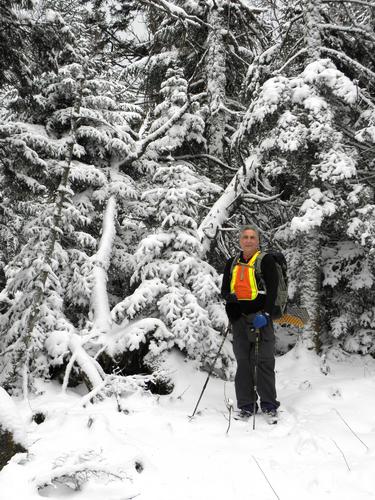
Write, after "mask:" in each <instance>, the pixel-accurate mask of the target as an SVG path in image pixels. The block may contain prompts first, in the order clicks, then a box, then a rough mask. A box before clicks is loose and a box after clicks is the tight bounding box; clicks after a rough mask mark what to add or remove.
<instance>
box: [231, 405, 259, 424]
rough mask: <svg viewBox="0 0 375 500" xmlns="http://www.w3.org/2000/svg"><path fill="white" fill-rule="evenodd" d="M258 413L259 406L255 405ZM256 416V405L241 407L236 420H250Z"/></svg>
mask: <svg viewBox="0 0 375 500" xmlns="http://www.w3.org/2000/svg"><path fill="white" fill-rule="evenodd" d="M257 411H258V405H257V404H256V405H255V413H256V412H257ZM253 415H254V405H253V404H249V405H245V406H241V408H240V411H239V412H238V413H236V415H235V417H234V418H235V420H249V418H250V417H252V416H253Z"/></svg>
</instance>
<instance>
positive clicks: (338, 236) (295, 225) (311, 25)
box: [239, 1, 373, 348]
mask: <svg viewBox="0 0 375 500" xmlns="http://www.w3.org/2000/svg"><path fill="white" fill-rule="evenodd" d="M286 10H287V9H286ZM327 11H328V7H327V8H326V7H325V3H324V6H323V3H320V2H309V1H306V2H304V3H303V4H302V10H301V11H299V13H296V12H294V14H295V17H294V18H293V20H294V22H293V29H294V30H296V32H297V33H298V29H297V28H298V27H297V26H296V25H297V22H298V23H300V27H301V30H302V29H303V30H304V33H305V36H304V38H302V39H300V40H299V45H298V49H297V46H294V47H293V51H294V53H292V55H291V54H290V52H289V58H288V60H287V61H285V60H284V61H283V62H282V63H280V62H279V61H280V59H279V56H277V54H276V55H275V52H273V53H272V54H271V55H272V58H271V61H272V64H273V65H277V64H279V66H280V65H281V68H280V69H279V70H278V72H279V75H278V76H275V77H272V78H268V79H266V81H264V82H262V78H264V73H263V74H262V72H261V71H254V72H253V75H254V78H255V80H257V82H256V81H255V82H253V83H252V87H251V89H252V91H253V92H254V93H253V102H252V104H251V105H250V107H249V110H248V112H247V116H246V118H245V120H244V123H243V125H242V127H241V130H240V132H239V137H243V138H245V137H246V141H248V140H249V138H250V137H255V138H256V140H255V141H251V144H252V145H253V147H254V148H256V150H257V151H258V152H259V154H260V157H261V162H260V165H261V166H260V168H259V173H258V178H259V180H260V183H259V184H254V190H255V193H257V192H258V193H259V192H260V194H262V192H263V193H264V192H268V190H269V189H270V186H272V189H273V193H274V194H277V193H279V196H280V197H281V200H280V202H278V206H279V208H278V209H277V210H274V211H273V214H274V217H273V224H272V225H274V226H276V227H279V229H278V230H277V231H276V234H275V232H274V231H273V237H275V238H276V240H278V241H279V243H282V244H283V245H285V244H288V245H289V246H292V247H294V250H291V251H290V252H289V253H296V252H297V254H296V255H295V256H293V257H292V256H290V257H291V262H299V263H300V264H301V265H300V266H298V268H297V273H296V276H295V278H296V280H297V286H296V287H295V289H294V290H293V292H295V293H297V296H298V294H300V296H301V298H302V302H303V303H304V304H305V306H306V307H307V309H308V311H309V314H310V320H311V321H310V326H309V327H308V328H307V329H305V333H304V338H305V341H306V345H308V346H310V347H312V346H313V345H315V346H316V347H317V348H319V345H320V342H321V341H323V340H324V341H325V343H326V344H328V343H332V337H341V338H342V339H344V338H345V335H348V334H349V336H350V333H349V332H350V331H351V332H352V335H355V334H356V333H355V332H356V330H357V328H358V326H359V324H358V317H359V314H360V312H361V311H362V310H363V307H364V303H366V304H367V306H365V307H369V308H370V309H371V308H372V307H373V305H372V302H371V300H370V301H369V300H368V299H369V292H370V290H371V289H372V286H373V285H372V282H371V283H370V282H369V281H367V283H365V282H364V281H363V280H361V279H359V280H358V282H357V285H356V286H355V287H357V286H358V283H361V287H360V288H361V291H362V292H363V293H361V299H360V301H359V302H360V303H358V302H357V299H358V288H355V287H352V285H350V284H349V283H347V284H345V292H346V298H347V301H348V302H349V303H350V306H348V310H349V313H348V315H347V322H343V321H342V320H341V321H340V320H339V317H340V316H341V312H342V306H343V297H342V290H343V282H340V283H335V285H334V286H333V289H331V286H332V273H331V272H329V268H330V266H331V265H333V266H334V267H335V268H341V266H344V262H343V261H342V259H344V260H345V259H346V264H349V263H350V262H353V260H354V262H356V263H357V265H358V268H357V269H361V273H362V270H363V272H365V270H366V269H368V268H369V267H371V263H370V261H369V259H370V260H371V257H369V255H366V253H365V252H364V251H363V250H362V249H360V241H359V240H358V239H357V241H355V240H354V241H353V242H352V248H353V254H352V255H350V254H348V253H347V252H342V251H341V250H340V248H341V246H342V245H343V246H344V247H348V246H347V245H348V243H349V242H348V240H350V239H351V238H353V236H354V232H353V231H352V229H351V228H352V227H353V226H352V218H353V215H354V214H356V213H361V211H362V210H363V208H364V206H363V203H365V204H366V203H367V201H366V200H368V198H369V196H371V194H370V192H369V189H368V187H366V185H365V184H364V183H363V182H362V181H361V177H362V175H359V172H358V165H359V162H360V159H361V156H362V150H361V145H360V142H359V140H358V139H359V137H358V136H357V140H352V139H353V138H354V137H355V129H356V128H357V127H358V117H359V116H362V117H363V116H366V112H365V115H364V114H363V113H362V115H361V110H365V109H366V107H367V106H368V104H369V100H368V98H366V96H365V95H364V94H365V93H366V91H367V92H369V91H371V88H368V89H366V90H364V89H361V88H360V87H359V85H358V82H357V81H353V80H351V79H350V76H351V74H350V71H346V68H345V67H344V65H343V64H342V63H343V62H344V61H348V58H349V59H350V61H351V62H350V65H352V66H353V65H354V66H355V65H356V64H360V63H359V62H356V61H355V60H354V59H353V60H352V58H351V57H349V56H347V55H346V54H345V53H344V52H341V54H342V56H341V63H340V67H341V69H338V67H337V66H336V65H335V64H334V62H333V61H332V60H330V59H322V58H321V55H323V54H324V53H328V54H332V52H330V50H326V49H330V47H329V43H332V38H331V37H326V36H324V34H322V17H323V16H324V13H325V12H327ZM329 14H330V15H332V13H331V11H329ZM296 20H297V21H296ZM287 29H288V30H289V29H290V26H287ZM348 31H350V29H349V28H348ZM299 33H300V34H301V32H299ZM284 36H285V43H284V45H283V47H282V48H285V47H286V46H287V43H286V42H288V45H289V47H290V45H291V44H290V40H288V36H290V31H287V33H285V35H284ZM301 46H302V48H301ZM327 46H328V47H327ZM293 51H292V52H293ZM279 54H282V52H281V53H280V52H279ZM269 56H270V54H266V55H265V56H264V58H266V57H267V58H268V60H269ZM337 58H339V56H338V55H337ZM344 71H345V72H344ZM362 74H363V76H364V77H365V74H366V71H365V69H363V72H362ZM363 82H364V83H365V82H366V79H365V78H364V79H363ZM347 130H350V131H351V133H350V134H348V133H347ZM353 130H354V133H353ZM363 133H365V132H364V131H363ZM243 134H244V135H243ZM242 147H244V149H246V146H245V143H244V142H243V143H242ZM359 192H361V193H363V196H358V193H359ZM249 200H250V201H253V199H252V197H251V196H250V197H249ZM244 201H246V200H244ZM286 210H287V211H286ZM259 212H260V214H261V215H260V216H259V217H257V216H256V215H255V214H254V219H255V220H256V219H257V218H258V222H259V225H260V227H263V228H266V226H263V220H264V210H262V208H261V207H259ZM275 216H276V217H275ZM288 219H289V220H288ZM290 222H291V223H290ZM357 235H358V233H357ZM270 236H272V233H271V235H268V237H270ZM283 241H284V243H283ZM355 248H356V250H354V249H355ZM333 249H336V250H333ZM298 254H299V255H298ZM333 254H336V256H337V257H338V260H337V261H335V262H332V261H331V262H330V265H329V266H327V263H326V262H325V260H324V259H325V258H327V255H330V256H331V258H332V255H333ZM344 255H345V257H344ZM339 256H340V257H339ZM321 259H323V260H322V261H321ZM301 266H302V268H303V270H304V272H303V273H302V274H301V272H300V270H301ZM322 266H323V269H324V270H325V273H327V272H328V274H329V277H328V276H327V277H326V279H325V280H324V281H323V285H325V288H324V289H323V290H322V289H321V286H322V280H321V274H320V273H321V267H322ZM292 272H293V270H292ZM344 281H345V280H344ZM355 295H356V297H354V296H355ZM327 303H330V304H331V311H326V309H325V308H323V304H327ZM334 303H335V306H333V304H334ZM338 304H340V307H338ZM344 323H345V326H344ZM349 324H350V326H349ZM367 324H368V325H369V323H367ZM339 325H340V326H339ZM341 327H342V330H341V331H340V333H338V332H339V330H340V328H341ZM323 333H325V334H326V335H324V336H323ZM327 335H328V338H327ZM342 343H343V342H342V341H341V345H342Z"/></svg>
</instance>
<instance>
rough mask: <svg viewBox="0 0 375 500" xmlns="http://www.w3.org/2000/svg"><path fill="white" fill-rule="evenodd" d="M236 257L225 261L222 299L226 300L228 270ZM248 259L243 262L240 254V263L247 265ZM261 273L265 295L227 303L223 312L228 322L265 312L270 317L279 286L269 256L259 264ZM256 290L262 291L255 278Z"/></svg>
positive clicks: (274, 268)
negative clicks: (245, 315) (242, 315)
mask: <svg viewBox="0 0 375 500" xmlns="http://www.w3.org/2000/svg"><path fill="white" fill-rule="evenodd" d="M234 259H238V257H232V258H230V259H228V260H227V262H226V264H225V269H224V275H223V284H222V286H221V295H222V297H223V298H224V299H227V297H228V295H229V294H230V280H231V276H230V269H231V267H232V262H233V260H234ZM249 260H250V259H248V260H245V259H244V257H243V254H242V253H241V256H240V262H244V263H247V262H249ZM260 269H261V272H262V279H263V281H264V284H265V286H266V291H267V293H266V295H264V294H258V296H257V297H256V299H254V300H240V301H238V302H234V303H232V302H231V303H227V304H226V306H225V310H226V312H227V315H228V318H229V320H230V321H235V320H236V319H238V318H239V317H240V316H241V314H252V313H257V312H266V313H268V314H270V315H271V313H272V310H273V308H274V305H275V300H276V295H277V287H278V284H279V278H278V274H277V269H276V263H275V260H274V259H273V257H272V256H271V255H268V254H265V255H264V257H263V259H262V262H261V267H260ZM257 286H258V289H259V290H261V289H262V284H261V283H260V282H259V279H258V277H257Z"/></svg>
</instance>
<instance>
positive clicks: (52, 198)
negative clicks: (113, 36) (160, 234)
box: [1, 11, 139, 392]
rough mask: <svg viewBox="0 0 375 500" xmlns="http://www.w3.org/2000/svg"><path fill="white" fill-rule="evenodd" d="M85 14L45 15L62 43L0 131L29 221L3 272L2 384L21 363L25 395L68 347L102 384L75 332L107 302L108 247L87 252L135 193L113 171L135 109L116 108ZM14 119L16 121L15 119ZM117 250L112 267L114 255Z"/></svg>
mask: <svg viewBox="0 0 375 500" xmlns="http://www.w3.org/2000/svg"><path fill="white" fill-rule="evenodd" d="M84 14H85V13H84V12H83V13H82V12H79V15H77V17H76V18H75V19H74V20H70V22H71V24H70V25H67V24H66V23H65V21H64V19H63V18H62V17H61V16H60V15H59V14H58V13H56V12H55V13H54V14H53V16H52V13H51V11H48V16H49V18H51V17H53V20H54V21H53V22H55V23H57V24H59V25H60V26H61V27H63V28H64V29H63V33H64V39H65V44H64V43H63V42H62V40H60V41H59V45H58V48H60V50H57V48H56V62H57V63H58V71H57V72H45V73H42V74H41V75H40V76H37V77H36V78H35V81H34V83H33V85H34V89H35V90H34V92H35V93H34V94H32V95H27V96H26V97H25V98H22V97H21V96H19V99H18V102H17V108H18V109H21V104H22V99H23V101H24V108H23V109H24V111H23V112H22V115H21V112H20V111H18V115H16V114H15V113H14V116H13V117H12V119H9V120H8V121H7V123H5V124H4V125H3V127H2V134H3V137H4V143H5V144H6V149H4V153H5V154H6V158H5V159H4V162H3V165H5V166H6V168H5V169H3V171H2V175H3V176H4V178H7V179H8V189H9V195H8V196H9V198H14V199H15V200H17V195H16V193H15V192H14V191H13V192H12V187H13V190H14V187H15V186H14V184H12V182H11V180H12V178H13V177H16V178H17V179H19V181H20V182H21V183H22V185H23V186H25V187H27V188H28V192H25V190H24V191H23V193H22V196H23V197H24V200H25V201H23V203H19V207H20V209H24V210H25V211H28V213H29V214H31V215H32V218H31V220H30V221H29V222H28V223H27V224H26V228H25V231H24V234H23V237H24V238H25V243H24V245H23V247H22V250H21V252H20V253H19V254H18V255H17V256H16V257H15V258H14V259H13V261H11V262H10V263H9V265H8V267H7V274H8V283H7V286H6V289H5V294H6V295H7V296H8V298H9V300H10V301H11V306H10V308H9V310H8V311H7V313H6V314H5V315H4V316H3V317H2V318H1V329H2V331H3V332H7V333H6V335H3V336H2V356H1V358H2V359H1V361H2V363H3V367H4V369H3V371H2V381H3V383H4V384H9V385H10V386H16V385H17V383H18V379H19V375H20V367H22V370H23V379H24V385H23V388H24V391H25V392H26V391H27V385H28V382H30V383H31V384H32V380H31V379H32V378H33V377H35V376H38V375H40V376H43V377H48V376H49V372H50V368H51V366H53V365H60V364H62V363H63V362H66V356H67V353H69V351H70V352H71V353H72V354H73V357H75V358H77V362H78V364H79V365H80V369H81V370H82V371H83V372H84V373H85V375H86V376H87V377H88V379H89V382H88V383H89V385H91V386H92V385H97V384H98V383H100V382H101V380H102V378H101V375H100V372H101V370H100V369H99V368H100V367H98V366H97V363H96V362H94V361H93V360H90V357H89V356H88V355H87V353H86V352H85V351H84V350H83V349H82V347H81V343H82V340H83V339H80V338H79V336H78V335H77V332H76V329H77V328H83V327H84V326H85V327H86V328H88V323H89V322H88V314H89V313H90V314H91V315H92V318H93V322H94V326H95V327H99V328H100V327H101V326H102V325H99V326H98V325H97V324H96V323H97V318H98V311H97V308H99V306H100V307H102V301H100V300H98V293H99V291H100V292H101V297H100V298H101V299H102V300H103V299H104V300H106V294H107V291H106V286H104V287H103V282H104V283H105V281H106V272H107V270H108V266H109V262H108V254H110V253H111V250H112V248H111V245H109V249H107V248H104V247H103V245H100V246H99V249H98V251H97V252H96V253H95V248H96V246H97V242H98V240H99V235H100V228H101V226H102V224H103V225H104V226H105V225H108V224H111V225H112V226H113V225H114V220H113V214H114V212H115V210H112V206H113V203H114V201H115V200H119V209H118V212H122V211H127V213H129V207H131V204H132V202H133V201H134V199H135V198H136V197H137V190H136V188H135V185H134V182H133V181H132V180H131V179H130V178H129V176H127V175H126V174H124V173H122V172H119V170H118V163H119V159H120V158H122V157H123V156H126V155H127V154H129V151H130V149H131V147H132V144H133V142H134V139H133V137H132V134H133V132H132V130H131V126H132V124H133V122H134V121H135V120H138V117H139V110H138V109H137V107H135V106H133V105H130V104H128V103H126V102H124V98H126V93H124V91H123V90H124V89H123V88H121V85H120V84H119V83H115V82H112V81H111V79H108V77H109V76H110V73H108V72H107V71H106V72H104V71H105V70H106V68H105V67H104V66H103V64H102V63H101V61H100V58H95V53H96V52H95V51H96V47H95V44H94V43H93V42H94V40H93V39H92V33H91V32H90V30H89V29H88V30H85V28H84V20H85V15H84ZM82 34H84V35H85V36H84V37H83V38H81V39H78V37H77V35H82ZM90 55H92V56H93V57H92V58H90V57H89V56H90ZM99 55H100V54H99ZM120 96H121V97H120ZM114 97H117V100H116V101H115V100H114ZM30 103H32V105H30ZM16 116H22V119H23V120H24V121H23V122H15V121H14V120H15V118H16ZM19 158H22V160H23V161H22V163H21V165H22V169H20V168H19V166H18V159H19ZM112 164H113V168H109V167H112ZM116 165H117V167H116ZM105 206H106V207H107V209H106V212H105V213H104V215H102V210H101V209H104V207H105ZM109 212H112V214H109ZM111 215H112V220H110V219H111ZM103 232H104V230H103ZM112 239H113V238H112ZM118 253H119V255H118V260H117V262H120V261H121V255H122V253H123V252H122V249H119V252H118ZM101 271H104V275H103V273H102V272H101ZM105 285H106V283H105ZM103 322H104V320H103ZM29 371H30V374H31V379H29V380H28V372H29Z"/></svg>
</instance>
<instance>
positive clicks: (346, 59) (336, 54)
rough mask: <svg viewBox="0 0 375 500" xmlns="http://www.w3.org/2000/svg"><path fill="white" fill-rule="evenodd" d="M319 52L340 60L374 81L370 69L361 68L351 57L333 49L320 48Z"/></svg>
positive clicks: (373, 74)
mask: <svg viewBox="0 0 375 500" xmlns="http://www.w3.org/2000/svg"><path fill="white" fill-rule="evenodd" d="M321 51H322V52H325V53H326V54H330V55H332V56H334V57H335V58H337V59H339V60H341V61H342V62H345V63H347V64H349V65H350V66H353V67H354V68H355V69H356V70H358V71H360V72H361V73H364V74H366V75H367V77H369V78H371V79H374V78H375V73H374V72H373V71H371V70H370V69H368V68H366V67H365V66H362V64H360V63H359V62H358V61H355V60H354V59H352V58H351V57H349V56H347V55H346V54H344V53H343V52H339V51H338V50H335V49H329V48H328V47H321Z"/></svg>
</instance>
